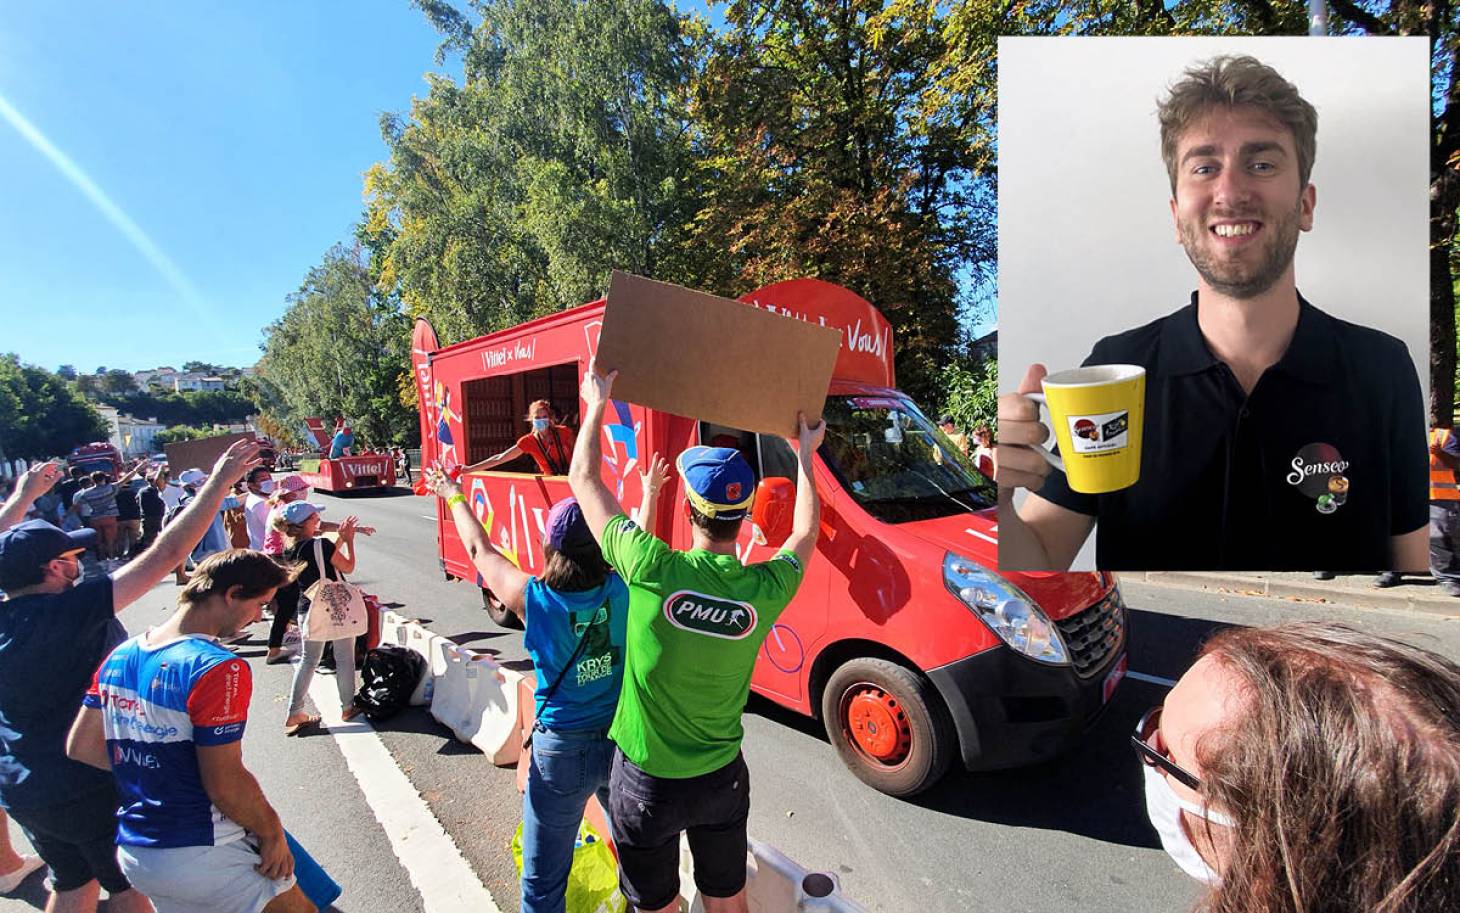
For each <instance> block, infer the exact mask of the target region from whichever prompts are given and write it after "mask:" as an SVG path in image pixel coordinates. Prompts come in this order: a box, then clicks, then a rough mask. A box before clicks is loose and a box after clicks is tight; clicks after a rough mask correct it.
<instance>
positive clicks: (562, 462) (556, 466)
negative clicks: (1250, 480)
mask: <svg viewBox="0 0 1460 913" xmlns="http://www.w3.org/2000/svg"><path fill="white" fill-rule="evenodd" d="M574 437H575V435H574V434H573V429H572V428H569V427H567V426H566V425H549V426H548V434H547V438H548V440H547V447H546V449H544V448H543V442H541V441H539V440H538V439H537V435H536V434H534V433H533V432H531V431H529V432H527V433H526V434H524V435H523V436H522V437H520V438H518V439H517V448H518V449H519V450H521V451H522V452H523V453H525V454H527V455H528V456H530V457H532V458H533V460H535V461H536V462H537V468H538V471H539V472H541V473H542V474H543V475H548V476H565V475H567V474H568V465H569V464H570V463H572V462H573V441H574ZM1457 494H1460V493H1457Z"/></svg>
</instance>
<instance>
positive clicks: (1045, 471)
mask: <svg viewBox="0 0 1460 913" xmlns="http://www.w3.org/2000/svg"><path fill="white" fill-rule="evenodd" d="M1047 373H1048V371H1047V370H1046V369H1045V367H1044V365H1041V364H1033V365H1030V366H1029V368H1028V370H1026V371H1025V372H1024V379H1023V380H1021V381H1020V382H1019V390H1018V392H1016V393H1005V394H1004V395H1003V396H1001V397H999V442H998V444H997V445H995V447H994V466H995V467H996V468H995V470H994V481H996V482H998V483H999V493H1000V494H1001V495H1002V494H1004V493H1005V492H1006V491H1007V492H1008V493H1009V494H1011V495H1012V493H1013V491H1014V489H1016V488H1027V489H1029V490H1030V491H1039V490H1040V489H1041V488H1043V487H1044V480H1045V478H1046V477H1047V476H1048V475H1049V469H1050V464H1049V462H1048V461H1047V460H1045V459H1044V457H1042V456H1040V455H1039V454H1038V453H1036V452H1035V448H1039V447H1041V445H1042V444H1044V442H1045V441H1047V440H1049V428H1047V427H1045V424H1044V423H1043V422H1041V421H1040V420H1039V403H1038V401H1036V400H1034V399H1032V398H1031V397H1030V394H1031V393H1038V392H1039V389H1040V383H1041V382H1042V381H1043V380H1044V378H1045V375H1046V374H1047Z"/></svg>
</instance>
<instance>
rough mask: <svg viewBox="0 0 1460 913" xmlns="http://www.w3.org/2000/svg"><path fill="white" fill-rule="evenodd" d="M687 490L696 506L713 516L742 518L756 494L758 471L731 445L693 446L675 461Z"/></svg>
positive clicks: (714, 518)
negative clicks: (751, 467) (754, 470)
mask: <svg viewBox="0 0 1460 913" xmlns="http://www.w3.org/2000/svg"><path fill="white" fill-rule="evenodd" d="M674 463H675V465H676V466H677V467H678V468H679V475H680V477H681V478H683V479H684V483H685V485H684V489H685V491H684V493H685V496H686V497H688V498H689V502H690V504H692V505H694V508H695V510H698V511H699V512H700V513H702V514H704V515H705V516H706V517H709V518H710V519H712V520H739V519H742V518H744V517H745V515H746V513H747V512H748V511H749V509H750V502H751V501H752V500H754V498H755V474H754V473H753V472H751V470H750V464H749V463H747V462H745V457H743V456H741V455H740V451H739V450H736V449H734V448H732V447H691V448H689V449H688V450H686V451H684V452H683V453H681V454H680V455H679V458H678V459H676V460H675V461H674Z"/></svg>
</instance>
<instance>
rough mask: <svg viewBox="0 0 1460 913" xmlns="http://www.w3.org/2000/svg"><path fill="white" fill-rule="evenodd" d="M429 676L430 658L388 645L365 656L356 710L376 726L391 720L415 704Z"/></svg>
mask: <svg viewBox="0 0 1460 913" xmlns="http://www.w3.org/2000/svg"><path fill="white" fill-rule="evenodd" d="M425 672H426V658H425V657H423V656H421V654H419V653H416V652H414V651H411V650H407V649H406V648H405V647H397V646H395V645H394V644H386V645H384V646H380V647H376V648H375V649H374V650H371V651H370V652H369V653H366V654H365V666H364V668H362V669H361V670H360V692H359V693H358V694H356V695H355V706H356V707H359V708H360V709H361V710H362V711H364V713H365V718H366V719H368V720H369V721H370V722H372V723H378V722H380V721H381V720H388V719H390V718H391V717H393V716H395V715H396V714H397V713H399V712H400V711H401V710H403V709H404V708H405V706H406V705H407V704H409V703H410V701H411V694H412V693H414V692H415V690H416V684H417V683H419V682H420V680H421V676H422V675H424V674H425Z"/></svg>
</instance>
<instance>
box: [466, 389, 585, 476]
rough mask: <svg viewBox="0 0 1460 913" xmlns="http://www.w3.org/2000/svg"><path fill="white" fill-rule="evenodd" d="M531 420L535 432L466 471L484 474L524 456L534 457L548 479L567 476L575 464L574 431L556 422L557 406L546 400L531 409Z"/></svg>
mask: <svg viewBox="0 0 1460 913" xmlns="http://www.w3.org/2000/svg"><path fill="white" fill-rule="evenodd" d="M527 421H528V422H529V423H530V424H531V425H532V430H531V431H529V432H527V433H526V434H524V435H523V436H522V437H520V438H518V439H517V443H515V444H513V445H512V446H511V447H508V448H507V449H506V450H504V451H502V452H501V453H499V454H497V455H496V456H490V457H487V458H486V459H485V460H482V461H480V462H477V463H472V464H471V465H470V466H467V467H465V468H464V471H466V472H482V471H484V470H487V469H491V468H493V467H495V466H500V465H502V464H503V463H509V462H511V461H512V460H515V459H517V458H518V457H520V456H522V455H523V454H524V453H525V454H527V455H528V456H530V457H532V460H533V462H534V463H536V464H537V471H538V472H540V473H542V474H543V475H545V476H565V475H567V474H568V466H569V464H571V463H572V462H573V442H574V440H575V438H574V435H573V429H572V428H569V427H568V426H567V425H561V424H557V423H555V422H554V421H553V407H552V404H551V403H549V402H548V401H547V400H545V399H540V400H537V401H535V402H533V404H532V405H530V406H528V407H527Z"/></svg>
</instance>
